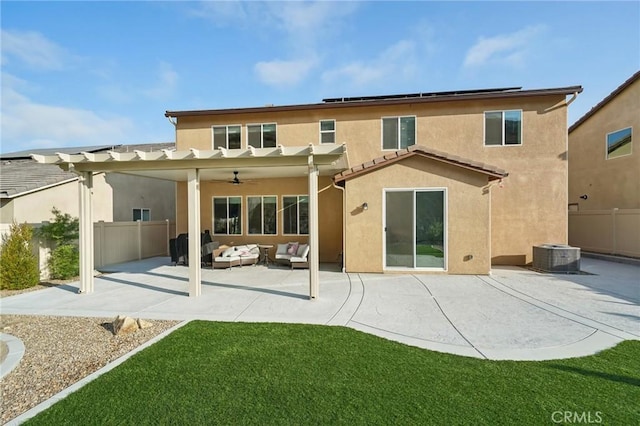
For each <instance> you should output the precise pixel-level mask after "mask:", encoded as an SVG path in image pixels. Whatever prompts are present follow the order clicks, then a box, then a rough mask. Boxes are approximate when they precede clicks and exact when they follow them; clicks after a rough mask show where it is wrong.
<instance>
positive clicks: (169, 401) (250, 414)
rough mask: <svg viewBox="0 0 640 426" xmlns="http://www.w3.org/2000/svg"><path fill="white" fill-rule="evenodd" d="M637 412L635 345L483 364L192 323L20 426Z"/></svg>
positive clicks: (526, 419)
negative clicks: (538, 359) (550, 358)
mask: <svg viewBox="0 0 640 426" xmlns="http://www.w3.org/2000/svg"><path fill="white" fill-rule="evenodd" d="M638 401H640V342H637V341H633V342H623V343H622V344H620V345H618V346H617V347H615V348H613V349H611V350H607V351H604V352H602V353H600V354H598V355H595V356H590V357H585V358H576V359H570V360H563V361H545V362H513V361H483V360H479V359H472V358H465V357H459V356H454V355H447V354H441V353H436V352H431V351H428V350H423V349H418V348H414V347H410V346H406V345H403V344H400V343H396V342H391V341H387V340H384V339H382V338H378V337H375V336H371V335H368V334H364V333H361V332H358V331H355V330H352V329H349V328H344V327H327V326H312V325H297V324H245V323H218V322H206V321H194V322H191V323H189V324H187V325H186V326H184V327H182V328H181V329H179V330H177V331H176V332H174V333H172V334H171V335H169V336H168V337H166V338H164V339H163V340H161V341H160V342H158V343H156V344H154V345H153V346H151V347H149V348H148V349H146V350H144V351H142V352H140V353H138V354H137V355H135V356H133V357H132V358H131V359H129V360H128V361H127V362H125V363H123V364H122V365H120V366H118V367H116V368H115V369H113V370H112V371H111V372H109V373H106V374H105V375H103V376H101V377H99V378H98V379H96V380H95V381H93V382H91V383H90V384H88V385H87V386H85V387H83V388H82V389H81V390H79V391H78V392H76V393H74V394H72V395H70V396H69V397H68V398H66V399H64V400H62V401H61V402H59V403H57V404H56V405H54V406H53V407H51V408H50V409H49V410H47V411H45V412H43V413H42V414H40V415H39V416H37V417H35V418H34V419H32V421H31V422H29V424H42V425H47V426H49V425H60V424H69V425H78V424H82V425H87V424H96V425H115V424H127V425H128V424H136V425H139V424H176V425H193V424H224V425H232V424H256V425H264V424H283V425H289V424H330V425H333V424H349V425H351V424H363V425H371V424H378V425H391V424H399V425H409V424H447V425H455V424H469V425H471V424H473V425H478V424H490V425H496V424H505V425H515V424H522V425H534V424H535V425H542V424H554V423H553V421H552V416H554V412H559V411H563V412H564V411H569V412H571V413H574V412H575V413H578V415H580V416H581V415H585V416H586V415H587V413H590V415H591V420H592V421H593V420H597V419H598V418H597V417H596V416H600V418H601V420H602V422H603V423H604V424H618V425H627V424H628V425H630V424H638V420H639V419H640V408H639V407H640V405H639V404H638ZM583 413H584V414H583ZM555 416H556V417H555V419H556V420H557V419H559V418H560V417H558V416H559V415H558V414H555ZM584 419H586V417H584Z"/></svg>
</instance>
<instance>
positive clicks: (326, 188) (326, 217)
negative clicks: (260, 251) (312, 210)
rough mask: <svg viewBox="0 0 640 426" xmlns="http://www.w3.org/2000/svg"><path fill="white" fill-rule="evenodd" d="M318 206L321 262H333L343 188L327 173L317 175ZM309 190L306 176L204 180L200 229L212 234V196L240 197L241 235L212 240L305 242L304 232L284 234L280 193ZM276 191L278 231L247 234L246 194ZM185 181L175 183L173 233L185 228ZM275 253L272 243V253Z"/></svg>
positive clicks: (230, 242)
mask: <svg viewBox="0 0 640 426" xmlns="http://www.w3.org/2000/svg"><path fill="white" fill-rule="evenodd" d="M318 189H319V190H320V191H321V192H320V194H319V195H318V210H319V224H318V229H319V233H320V235H319V241H318V244H319V250H320V261H321V262H336V261H337V260H338V255H339V254H340V252H341V251H342V211H343V209H342V192H341V191H340V190H337V189H335V188H333V186H332V185H331V180H330V179H329V178H328V177H320V178H319V179H318ZM308 193H309V186H308V180H307V178H306V177H303V178H288V179H284V178H282V179H260V180H255V181H251V182H245V183H243V184H242V185H232V184H229V183H226V182H207V181H202V182H201V184H200V206H201V219H200V220H201V231H204V230H205V229H209V230H211V232H212V234H213V212H212V206H213V197H214V196H216V197H225V196H226V197H237V196H241V197H242V235H212V237H213V240H214V241H218V242H220V243H221V244H227V245H240V244H247V243H259V244H273V245H274V246H275V245H276V244H279V243H280V244H282V243H287V242H293V241H295V242H300V243H306V242H308V239H309V238H308V236H307V235H283V227H282V196H283V195H306V194H308ZM259 195H275V196H277V209H278V218H277V235H249V234H248V233H247V229H248V224H247V221H248V215H247V196H259ZM187 212H188V210H187V185H186V183H185V182H178V184H177V223H176V225H177V226H176V233H177V234H180V233H186V232H188V222H187ZM274 255H275V247H274V248H273V249H272V250H271V256H272V258H273V256H274Z"/></svg>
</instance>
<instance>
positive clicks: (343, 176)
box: [333, 145, 509, 183]
mask: <svg viewBox="0 0 640 426" xmlns="http://www.w3.org/2000/svg"><path fill="white" fill-rule="evenodd" d="M416 155H417V156H420V157H425V158H429V159H431V160H435V161H440V162H443V163H447V164H451V165H454V166H457V167H462V168H465V169H469V170H473V171H475V172H478V173H483V174H485V175H487V176H488V177H489V180H495V179H502V178H505V177H507V176H508V175H509V173H507V172H506V171H504V170H502V169H500V168H498V167H495V166H491V165H488V164H484V163H478V162H476V161H472V160H468V159H465V158H462V157H458V156H457V155H450V154H447V153H446V152H442V151H436V150H434V149H429V148H426V147H424V146H421V145H412V146H410V147H408V148H405V149H401V150H399V151H395V152H392V153H389V154H386V155H384V156H383V157H379V158H376V159H374V160H371V161H369V162H367V163H363V164H360V165H358V166H355V167H352V168H350V169H348V170H345V171H343V172H341V173H338V174H337V175H335V176H334V177H333V180H334V182H335V183H339V182H342V181H346V180H349V179H352V178H354V177H356V176H360V175H362V174H365V173H369V172H371V171H373V170H376V169H379V168H381V167H387V166H388V165H391V164H393V163H395V162H397V161H400V160H404V159H406V158H410V157H413V156H416Z"/></svg>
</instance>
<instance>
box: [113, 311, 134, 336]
mask: <svg viewBox="0 0 640 426" xmlns="http://www.w3.org/2000/svg"><path fill="white" fill-rule="evenodd" d="M112 325H113V334H116V335H118V334H126V333H132V332H134V331H137V330H138V329H139V328H140V327H139V326H138V322H137V321H136V320H134V319H133V318H131V317H125V316H120V315H118V316H117V317H116V319H115V320H114V321H113V324H112Z"/></svg>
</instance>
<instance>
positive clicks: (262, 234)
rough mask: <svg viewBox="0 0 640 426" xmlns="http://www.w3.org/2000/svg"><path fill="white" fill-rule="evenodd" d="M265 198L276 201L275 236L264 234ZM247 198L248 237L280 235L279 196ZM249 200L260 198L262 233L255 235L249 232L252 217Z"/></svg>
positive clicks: (253, 196)
mask: <svg viewBox="0 0 640 426" xmlns="http://www.w3.org/2000/svg"><path fill="white" fill-rule="evenodd" d="M265 197H272V198H275V199H276V232H275V233H274V234H265V233H264V199H265ZM245 198H246V199H247V235H258V236H276V235H278V196H277V195H246V196H245ZM249 198H260V218H261V223H260V228H261V232H260V233H257V234H254V233H251V232H249V229H250V227H249V216H250V211H249Z"/></svg>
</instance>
